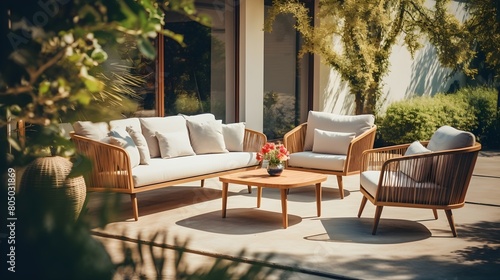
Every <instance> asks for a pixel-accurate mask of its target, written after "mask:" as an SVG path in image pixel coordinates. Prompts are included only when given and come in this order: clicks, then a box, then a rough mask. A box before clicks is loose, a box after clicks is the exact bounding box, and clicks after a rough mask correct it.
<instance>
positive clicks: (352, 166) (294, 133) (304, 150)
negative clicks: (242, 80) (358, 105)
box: [283, 112, 377, 199]
mask: <svg viewBox="0 0 500 280" xmlns="http://www.w3.org/2000/svg"><path fill="white" fill-rule="evenodd" d="M314 114H318V113H317V112H316V113H315V112H312V113H311V112H310V114H309V118H308V122H306V123H303V124H300V125H298V126H297V127H295V128H294V129H292V130H290V131H289V132H288V133H286V134H285V135H284V137H283V145H285V147H286V148H287V150H288V151H289V152H290V157H291V160H289V161H288V162H287V164H286V169H292V170H299V171H308V172H316V173H322V174H329V175H336V176H337V183H338V187H339V191H340V198H341V199H343V198H344V185H343V182H342V177H343V176H348V175H354V174H358V173H359V171H360V166H361V154H362V153H363V151H365V150H368V149H372V148H373V143H374V141H375V134H376V131H377V126H376V125H374V124H373V120H374V118H373V117H372V116H371V115H364V116H340V115H333V114H330V115H333V116H334V117H333V118H340V119H341V120H344V119H346V118H350V119H351V121H352V119H355V120H356V121H355V122H358V125H352V126H353V127H355V126H358V127H362V128H361V129H357V131H358V133H357V135H356V137H355V138H354V139H352V140H351V141H350V143H349V144H348V147H347V151H346V153H345V154H340V155H336V154H326V153H315V152H314V151H313V150H314V149H313V150H310V148H308V147H307V143H306V142H307V140H306V138H307V137H306V135H307V133H311V132H313V131H314V128H312V129H311V128H309V129H308V124H309V123H312V124H313V125H315V126H316V127H318V121H317V120H316V123H314V121H315V120H314V118H312V117H313V116H314ZM321 114H322V115H323V116H326V117H327V118H328V114H327V113H320V116H321ZM366 120H368V121H366ZM370 121H371V123H370ZM342 122H343V121H342ZM365 122H366V123H365ZM359 123H361V124H359ZM346 124H347V123H346V122H343V123H341V124H340V126H343V127H344V128H343V129H344V130H343V132H346V130H345V129H346V128H349V127H350V125H346ZM335 126H336V125H335V124H334V125H332V126H331V128H330V129H334V128H333V127H335ZM352 131H353V132H354V131H356V129H354V128H353V129H352ZM330 145H332V146H333V145H336V143H335V141H331V143H330ZM294 154H305V155H306V157H308V159H307V160H308V161H309V162H310V163H311V162H323V163H322V168H320V167H319V166H320V165H316V164H314V163H313V164H312V165H310V164H302V163H300V162H298V163H297V161H292V157H293V156H294ZM330 158H331V159H332V160H333V161H339V160H340V161H341V163H340V164H332V162H329V160H330Z"/></svg>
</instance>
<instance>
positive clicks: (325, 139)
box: [312, 129, 356, 155]
mask: <svg viewBox="0 0 500 280" xmlns="http://www.w3.org/2000/svg"><path fill="white" fill-rule="evenodd" d="M354 137H356V134H355V133H347V132H335V131H326V130H321V129H315V130H314V143H313V148H312V151H313V152H314V153H322V154H334V155H346V154H347V149H348V148H349V144H350V143H351V141H352V140H353V139H354Z"/></svg>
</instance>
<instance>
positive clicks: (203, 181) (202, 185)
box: [201, 179, 205, 188]
mask: <svg viewBox="0 0 500 280" xmlns="http://www.w3.org/2000/svg"><path fill="white" fill-rule="evenodd" d="M204 186H205V179H201V187H202V188H203V187H204Z"/></svg>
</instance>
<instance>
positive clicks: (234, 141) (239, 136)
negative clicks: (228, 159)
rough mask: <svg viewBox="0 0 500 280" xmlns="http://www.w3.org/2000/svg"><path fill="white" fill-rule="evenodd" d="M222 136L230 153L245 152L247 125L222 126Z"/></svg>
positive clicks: (231, 124)
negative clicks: (244, 143) (244, 142)
mask: <svg viewBox="0 0 500 280" xmlns="http://www.w3.org/2000/svg"><path fill="white" fill-rule="evenodd" d="M222 135H223V136H224V143H226V149H227V150H228V151H230V152H243V141H244V140H245V123H241V122H240V123H230V124H222Z"/></svg>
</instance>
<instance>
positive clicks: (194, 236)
mask: <svg viewBox="0 0 500 280" xmlns="http://www.w3.org/2000/svg"><path fill="white" fill-rule="evenodd" d="M344 188H345V190H346V192H345V193H346V196H345V198H344V199H343V200H342V199H340V197H339V192H338V189H337V183H336V178H335V177H334V176H329V179H328V181H327V182H325V183H323V200H322V216H321V217H317V216H316V204H315V195H314V187H313V186H306V187H303V188H298V189H294V190H292V191H291V192H290V194H289V196H288V213H289V227H288V228H287V229H283V228H282V223H281V204H280V194H279V190H276V189H264V190H263V197H262V204H261V207H260V208H256V197H255V195H256V192H257V191H256V189H255V188H254V189H253V190H254V191H253V192H252V193H251V194H249V193H248V192H247V187H246V186H242V185H230V186H229V198H228V205H227V206H228V207H227V209H228V210H227V217H226V218H224V219H223V218H222V217H221V183H220V182H219V181H218V178H213V179H210V180H206V182H205V187H204V188H200V187H199V182H192V183H189V184H183V185H179V186H175V187H170V188H166V189H162V190H158V191H153V192H149V193H144V194H139V195H138V200H139V216H140V217H139V221H137V222H136V221H134V220H133V218H131V217H132V211H131V204H130V198H129V196H126V195H122V196H120V201H121V203H120V204H119V205H120V206H119V213H120V214H119V215H117V216H116V217H114V218H113V220H112V221H111V222H110V223H109V224H107V225H106V226H105V227H104V228H98V227H97V226H96V227H95V228H94V229H93V234H94V236H95V238H96V239H98V240H100V241H101V242H103V244H104V245H105V246H106V248H107V249H108V252H110V254H111V256H112V258H113V260H114V261H115V262H119V261H121V259H122V258H123V254H122V253H121V250H122V245H123V244H128V245H130V246H132V247H133V246H134V244H135V243H137V242H140V241H152V240H153V235H154V234H155V233H157V232H164V233H166V236H167V239H166V241H167V242H166V243H167V244H169V245H174V244H175V241H174V239H178V240H180V241H183V240H188V243H187V246H186V247H187V249H188V253H187V254H186V256H185V261H186V264H187V265H188V266H189V268H190V269H191V270H196V269H198V268H200V267H203V266H210V265H212V264H213V262H214V260H215V258H214V257H222V258H226V259H233V260H242V261H244V262H246V263H251V262H253V261H256V262H261V261H262V262H264V263H266V264H268V265H270V266H274V267H276V268H278V269H277V270H276V271H275V272H274V273H273V274H272V275H271V276H270V277H268V278H274V279H278V278H280V277H281V276H280V273H282V272H284V271H285V270H286V269H293V271H292V272H290V273H287V274H286V276H287V277H289V279H380V278H383V279H493V278H497V277H498V271H500V270H499V269H500V153H498V152H496V153H495V152H481V155H480V156H479V158H478V162H477V164H476V168H475V170H474V174H473V177H472V181H471V185H470V188H469V191H468V194H467V197H466V205H465V207H463V208H460V209H457V210H454V211H453V213H454V218H455V223H456V225H457V231H458V237H457V238H454V237H453V236H452V234H451V231H450V228H449V225H448V222H447V220H446V216H445V214H444V212H443V211H438V214H439V219H438V220H434V219H433V215H432V211H431V210H425V209H410V208H395V207H385V208H384V211H383V213H382V218H381V221H380V224H379V227H378V232H377V235H375V236H373V235H371V228H372V222H373V216H374V210H375V207H374V206H373V205H372V204H370V203H368V204H367V206H366V207H365V210H364V213H363V216H362V217H361V218H357V211H358V207H359V204H360V201H361V197H362V195H361V193H360V192H359V175H354V176H348V177H345V178H344ZM89 196H90V202H89V205H88V206H89V214H90V215H92V216H97V213H98V211H99V205H101V204H102V201H103V196H102V194H98V193H91V194H89ZM96 225H97V224H96ZM123 240H125V241H123ZM155 241H157V242H159V240H155ZM124 242H125V243H124ZM160 243H161V242H160ZM135 247H137V245H135ZM167 247H168V246H167ZM155 250H156V251H163V252H165V253H166V254H167V257H171V256H173V250H171V249H168V248H167V249H162V248H161V246H157V247H156V248H155ZM242 250H244V252H243V251H242ZM242 252H243V253H242ZM240 253H241V254H240ZM269 253H272V254H273V257H272V258H271V259H270V260H267V261H265V256H266V255H267V254H269ZM245 265H247V264H243V265H242V267H241V269H244V267H245ZM172 266H173V264H171V263H170V264H169V265H167V266H166V267H165V269H164V270H163V271H162V272H161V274H162V278H164V279H174V273H173V269H172ZM283 269H285V270H283ZM141 273H142V274H144V275H146V276H148V277H149V278H150V279H153V278H154V277H155V276H156V273H155V271H154V267H153V266H152V265H151V264H146V265H145V266H144V267H142V268H141Z"/></svg>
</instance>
